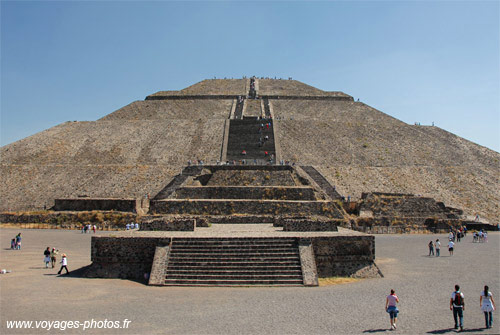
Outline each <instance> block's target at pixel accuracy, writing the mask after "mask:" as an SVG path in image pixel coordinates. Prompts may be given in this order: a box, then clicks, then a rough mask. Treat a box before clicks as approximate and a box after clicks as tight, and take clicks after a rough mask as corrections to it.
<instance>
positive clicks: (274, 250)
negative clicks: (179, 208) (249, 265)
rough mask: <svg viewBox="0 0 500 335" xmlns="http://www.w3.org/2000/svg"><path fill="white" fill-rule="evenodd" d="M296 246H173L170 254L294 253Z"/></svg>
mask: <svg viewBox="0 0 500 335" xmlns="http://www.w3.org/2000/svg"><path fill="white" fill-rule="evenodd" d="M295 250H296V248H272V249H271V248H261V247H259V248H245V249H242V248H241V247H237V248H180V247H177V246H176V247H173V248H172V251H171V254H172V255H175V254H179V253H182V254H217V255H238V254H244V255H245V256H246V255H262V254H273V255H274V254H280V255H283V254H296V252H295Z"/></svg>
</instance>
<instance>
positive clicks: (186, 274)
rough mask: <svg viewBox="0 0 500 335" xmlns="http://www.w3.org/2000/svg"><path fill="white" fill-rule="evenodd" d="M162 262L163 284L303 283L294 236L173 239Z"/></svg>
mask: <svg viewBox="0 0 500 335" xmlns="http://www.w3.org/2000/svg"><path fill="white" fill-rule="evenodd" d="M165 264H166V271H165V281H164V283H163V285H165V286H241V285H243V286H248V285H252V286H253V285H266V286H268V285H272V286H302V285H304V281H303V275H302V267H301V258H300V253H299V246H298V241H297V239H295V238H252V237H248V238H228V237H226V238H223V237H220V238H174V239H173V241H172V243H171V245H170V251H169V254H168V260H167V262H166V263H165ZM160 273H162V272H161V269H160Z"/></svg>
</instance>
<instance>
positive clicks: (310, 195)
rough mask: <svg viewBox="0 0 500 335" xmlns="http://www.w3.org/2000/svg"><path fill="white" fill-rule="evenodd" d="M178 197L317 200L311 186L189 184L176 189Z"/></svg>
mask: <svg viewBox="0 0 500 335" xmlns="http://www.w3.org/2000/svg"><path fill="white" fill-rule="evenodd" d="M174 197H175V198H176V199H261V200H315V197H314V190H313V189H312V188H311V187H283V186H199V187H195V186H187V187H181V188H178V189H177V190H176V191H175V194H174Z"/></svg>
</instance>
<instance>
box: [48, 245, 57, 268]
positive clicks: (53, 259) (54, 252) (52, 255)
mask: <svg viewBox="0 0 500 335" xmlns="http://www.w3.org/2000/svg"><path fill="white" fill-rule="evenodd" d="M58 251H59V250H56V248H52V251H51V252H50V262H51V263H52V268H54V267H55V266H56V262H57V253H58Z"/></svg>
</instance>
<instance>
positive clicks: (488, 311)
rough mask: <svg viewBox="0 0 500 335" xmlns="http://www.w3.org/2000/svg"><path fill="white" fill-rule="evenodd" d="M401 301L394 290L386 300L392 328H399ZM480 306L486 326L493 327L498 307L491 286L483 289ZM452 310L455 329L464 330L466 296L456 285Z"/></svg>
mask: <svg viewBox="0 0 500 335" xmlns="http://www.w3.org/2000/svg"><path fill="white" fill-rule="evenodd" d="M398 303H399V298H398V296H397V295H396V293H395V291H394V290H391V293H390V294H389V295H388V296H387V298H386V300H385V310H386V312H387V313H389V318H390V321H391V330H395V329H397V325H396V322H397V318H398V313H399V309H398V307H397V304H398ZM479 307H480V308H481V311H482V312H483V313H484V321H485V328H491V327H492V325H493V311H494V310H495V309H496V306H495V300H494V299H493V295H492V294H491V292H490V290H489V287H488V286H487V285H485V286H484V289H483V291H482V292H481V295H480V297H479ZM450 310H451V311H452V312H453V320H454V321H455V326H454V329H458V328H459V327H460V331H463V330H464V310H465V297H464V294H463V293H462V292H461V291H460V286H459V285H455V290H454V291H453V292H452V294H451V298H450Z"/></svg>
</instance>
